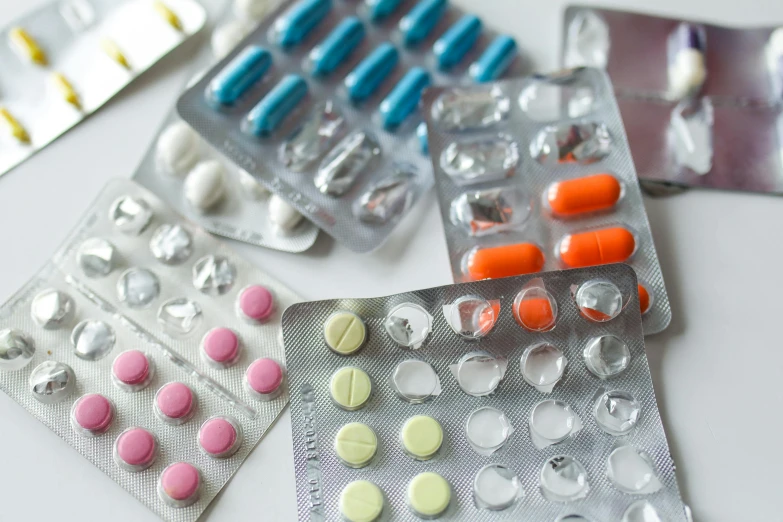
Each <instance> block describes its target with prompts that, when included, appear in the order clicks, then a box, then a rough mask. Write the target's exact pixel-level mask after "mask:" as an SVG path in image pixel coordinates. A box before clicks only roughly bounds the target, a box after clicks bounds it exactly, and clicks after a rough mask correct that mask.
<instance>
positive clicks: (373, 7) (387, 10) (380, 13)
mask: <svg viewBox="0 0 783 522" xmlns="http://www.w3.org/2000/svg"><path fill="white" fill-rule="evenodd" d="M400 3H402V0H364V5H366V6H367V12H368V13H369V15H370V20H372V21H373V22H377V21H379V20H383V19H384V18H386V17H387V16H389V15H390V14H392V13H393V12H394V10H395V9H397V7H399V5H400Z"/></svg>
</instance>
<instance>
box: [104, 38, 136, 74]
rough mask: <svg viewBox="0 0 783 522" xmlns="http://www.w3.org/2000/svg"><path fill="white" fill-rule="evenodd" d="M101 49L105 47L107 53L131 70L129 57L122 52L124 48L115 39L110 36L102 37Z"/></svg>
mask: <svg viewBox="0 0 783 522" xmlns="http://www.w3.org/2000/svg"><path fill="white" fill-rule="evenodd" d="M101 49H103V52H105V53H106V55H107V56H108V57H109V58H111V59H112V60H114V61H115V62H117V63H118V64H120V65H121V66H122V67H124V68H125V69H128V70H130V68H131V66H130V62H128V59H127V58H126V57H125V54H124V53H123V52H122V49H120V47H119V46H118V45H117V44H116V43H115V42H114V40H111V39H109V38H102V39H101Z"/></svg>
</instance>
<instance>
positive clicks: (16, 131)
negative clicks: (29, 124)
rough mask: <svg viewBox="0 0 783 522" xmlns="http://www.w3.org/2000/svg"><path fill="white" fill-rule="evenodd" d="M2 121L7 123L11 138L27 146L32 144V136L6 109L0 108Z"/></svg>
mask: <svg viewBox="0 0 783 522" xmlns="http://www.w3.org/2000/svg"><path fill="white" fill-rule="evenodd" d="M0 120H2V121H4V122H5V125H6V127H8V130H9V131H10V132H11V136H13V137H14V138H16V140H17V141H19V142H21V143H25V144H27V143H30V134H28V133H27V130H26V129H25V128H24V126H23V125H22V124H21V123H19V120H17V119H16V118H15V117H14V115H13V114H11V112H10V111H9V110H8V109H6V108H5V107H0Z"/></svg>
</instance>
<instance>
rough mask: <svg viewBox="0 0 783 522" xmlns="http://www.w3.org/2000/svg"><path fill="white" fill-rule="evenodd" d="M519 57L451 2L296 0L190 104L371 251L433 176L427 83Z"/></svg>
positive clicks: (490, 74)
mask: <svg viewBox="0 0 783 522" xmlns="http://www.w3.org/2000/svg"><path fill="white" fill-rule="evenodd" d="M438 42H440V43H438ZM516 54H517V49H516V44H515V42H514V41H513V39H511V38H510V37H507V36H503V35H497V34H496V33H494V32H492V31H491V30H489V29H487V28H485V27H484V26H483V24H482V22H481V20H480V19H478V18H477V17H475V16H472V15H466V14H464V13H463V12H462V11H460V10H459V9H457V8H456V7H452V6H449V5H448V2H447V0H422V1H420V2H416V1H413V0H402V1H400V0H368V1H366V2H350V1H345V0H334V1H332V0H302V1H289V2H285V3H284V4H283V5H282V6H281V7H280V8H279V9H277V10H276V11H275V12H273V13H272V14H271V15H270V16H269V17H268V18H267V19H266V20H265V21H264V22H263V23H261V24H260V25H259V26H258V27H257V28H256V29H255V30H254V31H253V32H252V33H251V34H250V35H249V36H248V37H247V38H246V39H245V40H244V41H243V42H242V44H241V45H240V46H238V48H237V49H236V50H235V51H234V52H232V53H230V54H229V55H228V56H227V57H226V58H225V59H224V60H222V61H220V62H219V63H218V64H217V65H216V66H215V67H213V68H212V69H211V70H210V71H209V72H207V73H206V74H205V76H204V77H203V78H202V79H201V80H200V81H198V82H197V83H196V84H195V85H194V86H193V87H191V88H190V89H189V90H188V91H186V92H185V93H184V94H183V95H182V96H181V97H180V100H179V102H178V105H177V109H178V111H179V114H180V116H182V118H183V119H184V120H185V121H187V122H188V123H189V124H190V125H191V126H192V127H193V128H194V129H195V130H196V131H198V132H199V133H200V134H201V135H202V136H203V137H204V138H205V139H206V140H207V141H208V142H209V143H211V144H212V145H213V146H214V147H215V148H216V149H217V150H218V151H220V152H221V153H222V154H225V156H226V157H228V158H229V159H230V160H232V161H233V162H234V163H235V164H236V165H237V166H238V167H240V168H242V169H244V170H245V171H247V172H249V173H250V174H252V175H253V176H254V177H255V178H256V179H257V180H259V181H260V182H261V183H262V184H263V185H264V186H265V187H267V188H268V189H269V190H271V191H272V192H274V193H275V194H277V195H279V196H281V197H282V198H284V199H285V200H287V201H288V202H289V203H291V204H292V205H293V206H294V207H295V208H296V209H297V210H299V211H300V212H301V213H302V214H304V216H305V217H307V218H308V219H310V220H311V221H312V222H313V223H315V224H316V225H317V226H319V227H320V228H322V229H323V230H324V231H325V232H326V233H328V234H329V235H331V236H333V237H335V238H336V239H337V240H339V241H341V242H342V243H344V244H345V245H346V246H347V247H349V248H350V249H352V250H355V251H358V252H365V251H369V250H372V249H374V248H376V247H377V246H378V245H380V244H381V243H382V242H383V241H384V239H385V238H386V237H387V236H388V235H389V234H390V233H391V232H392V230H393V229H394V227H395V226H396V224H397V222H399V220H400V219H402V218H403V216H404V215H405V214H406V212H407V211H408V210H409V208H410V207H411V206H412V205H413V204H414V203H415V201H416V200H417V199H418V197H419V196H420V195H421V194H422V193H423V192H424V191H425V190H426V189H428V188H429V186H430V185H431V183H432V178H431V174H430V167H429V162H428V160H427V159H426V156H425V155H424V154H423V150H424V148H426V147H425V145H422V142H423V141H424V143H425V144H426V141H425V140H426V133H425V132H424V131H426V129H425V128H424V127H423V126H422V125H420V123H421V118H420V116H419V114H418V111H417V107H418V103H419V99H420V96H421V92H422V91H423V90H424V88H425V87H427V86H428V85H430V84H433V83H445V82H448V83H455V82H456V83H463V82H472V81H487V80H488V79H492V78H495V77H497V76H500V75H502V74H509V75H511V74H513V73H514V72H515V71H518V70H519V69H520V68H521V67H522V63H521V62H522V60H521V59H518V58H517V57H516Z"/></svg>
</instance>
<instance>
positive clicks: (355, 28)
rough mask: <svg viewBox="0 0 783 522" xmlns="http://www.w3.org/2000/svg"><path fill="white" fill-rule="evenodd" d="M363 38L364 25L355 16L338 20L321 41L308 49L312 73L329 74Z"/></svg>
mask: <svg viewBox="0 0 783 522" xmlns="http://www.w3.org/2000/svg"><path fill="white" fill-rule="evenodd" d="M363 38H364V26H363V25H362V22H361V21H360V20H359V19H358V18H356V17H355V16H351V17H348V18H346V19H345V20H343V21H342V22H340V25H338V26H337V27H335V28H334V30H333V31H332V32H331V33H329V36H327V37H326V38H325V39H324V41H323V42H321V43H320V44H318V46H317V47H315V48H314V49H313V50H312V51H310V63H312V66H313V74H314V75H316V74H323V75H325V74H329V73H330V72H332V71H334V70H335V69H336V68H337V66H338V65H340V64H341V63H342V62H343V60H345V58H346V57H347V56H348V55H349V54H351V52H352V51H353V50H354V49H356V47H357V46H358V45H359V43H360V42H361V41H362V39H363Z"/></svg>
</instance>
